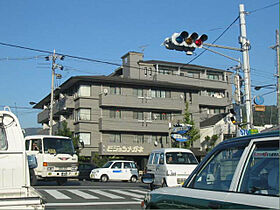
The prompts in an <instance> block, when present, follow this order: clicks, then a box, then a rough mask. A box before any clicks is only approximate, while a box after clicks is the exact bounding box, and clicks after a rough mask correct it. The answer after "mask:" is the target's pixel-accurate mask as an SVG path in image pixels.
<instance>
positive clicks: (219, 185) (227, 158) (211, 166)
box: [192, 146, 245, 191]
mask: <svg viewBox="0 0 280 210" xmlns="http://www.w3.org/2000/svg"><path fill="white" fill-rule="evenodd" d="M244 148H245V146H240V147H237V146H236V147H228V148H224V149H223V150H220V151H218V152H217V153H215V154H213V156H212V157H211V158H210V161H209V162H208V163H206V165H205V166H204V167H203V168H202V170H200V171H199V172H198V174H197V176H196V177H195V179H194V181H193V183H192V185H193V188H196V189H206V190H217V191H228V190H229V187H230V184H231V181H232V177H233V174H234V172H235V169H236V166H237V164H238V162H239V160H240V157H241V155H242V153H243V150H244Z"/></svg>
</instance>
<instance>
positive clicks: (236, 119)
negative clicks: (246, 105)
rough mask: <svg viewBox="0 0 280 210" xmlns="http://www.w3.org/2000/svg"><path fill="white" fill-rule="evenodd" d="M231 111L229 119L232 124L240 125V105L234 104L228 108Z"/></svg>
mask: <svg viewBox="0 0 280 210" xmlns="http://www.w3.org/2000/svg"><path fill="white" fill-rule="evenodd" d="M229 112H230V113H231V117H230V121H231V122H232V123H233V124H234V125H240V124H241V115H240V106H239V105H236V104H234V107H233V108H231V109H230V110H229Z"/></svg>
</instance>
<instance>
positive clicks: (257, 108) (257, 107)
mask: <svg viewBox="0 0 280 210" xmlns="http://www.w3.org/2000/svg"><path fill="white" fill-rule="evenodd" d="M255 111H256V112H264V111H265V105H255Z"/></svg>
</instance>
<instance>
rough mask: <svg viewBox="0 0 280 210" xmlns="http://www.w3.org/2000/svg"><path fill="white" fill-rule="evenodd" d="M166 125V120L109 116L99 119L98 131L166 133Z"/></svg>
mask: <svg viewBox="0 0 280 210" xmlns="http://www.w3.org/2000/svg"><path fill="white" fill-rule="evenodd" d="M168 126H169V125H168V121H145V120H142V121H138V120H125V119H111V118H100V119H99V130H100V131H123V132H155V133H168V131H169V127H168Z"/></svg>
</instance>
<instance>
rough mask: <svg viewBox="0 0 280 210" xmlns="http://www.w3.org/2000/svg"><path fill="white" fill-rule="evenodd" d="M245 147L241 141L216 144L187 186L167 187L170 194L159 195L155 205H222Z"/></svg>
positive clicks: (186, 206) (167, 206) (175, 206)
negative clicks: (221, 144)
mask: <svg viewBox="0 0 280 210" xmlns="http://www.w3.org/2000/svg"><path fill="white" fill-rule="evenodd" d="M245 147H246V145H245V144H242V143H241V144H238V143H235V144H231V145H223V146H220V147H218V148H217V149H216V150H215V151H213V153H212V155H211V156H209V157H208V159H207V160H206V161H205V163H204V164H203V165H201V167H200V168H199V169H198V170H197V171H196V173H195V174H194V175H193V176H192V177H191V180H190V181H189V182H188V183H186V185H184V186H183V187H178V188H174V189H170V188H169V189H170V191H172V193H168V194H165V193H163V194H160V199H159V201H158V203H157V204H156V206H158V207H159V208H162V207H164V206H165V208H171V209H172V208H198V209H200V208H224V207H225V204H226V203H227V201H226V195H227V194H228V193H229V192H230V190H231V183H232V178H233V176H234V174H235V173H236V169H237V166H238V165H239V163H240V158H241V156H242V154H243V151H244V149H245ZM163 189H164V188H163ZM170 191H168V192H170Z"/></svg>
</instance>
